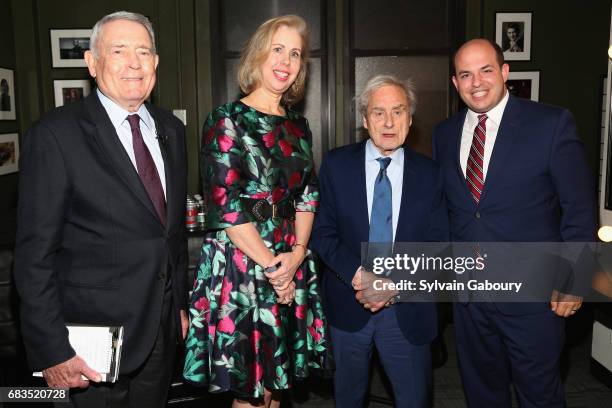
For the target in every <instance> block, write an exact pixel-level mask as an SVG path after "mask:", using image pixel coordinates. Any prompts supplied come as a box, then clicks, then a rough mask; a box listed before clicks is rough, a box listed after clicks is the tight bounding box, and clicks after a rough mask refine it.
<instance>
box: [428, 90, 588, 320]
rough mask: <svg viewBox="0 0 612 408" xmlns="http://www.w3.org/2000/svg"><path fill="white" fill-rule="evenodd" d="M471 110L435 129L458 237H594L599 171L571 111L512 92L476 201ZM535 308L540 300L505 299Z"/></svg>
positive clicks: (516, 308)
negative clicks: (468, 133)
mask: <svg viewBox="0 0 612 408" xmlns="http://www.w3.org/2000/svg"><path fill="white" fill-rule="evenodd" d="M466 113H467V110H463V111H462V112H460V113H458V114H457V115H455V116H453V117H451V118H450V119H448V120H446V121H445V122H442V123H441V124H439V125H438V126H437V127H436V128H435V129H434V134H433V150H434V159H435V160H436V161H438V162H439V163H440V166H441V169H442V172H443V173H444V191H445V195H446V200H447V206H448V211H449V214H450V233H451V240H452V241H465V242H558V241H577V242H591V241H593V240H594V239H595V229H596V222H597V215H596V214H597V213H596V206H595V193H594V190H593V187H592V176H591V173H590V171H589V169H588V166H587V162H586V159H585V155H584V148H583V145H582V141H581V140H580V138H579V137H578V135H577V133H576V125H575V123H574V119H573V118H572V115H571V114H570V113H569V111H567V110H565V109H561V108H558V107H554V106H548V105H544V104H541V103H535V102H532V101H529V100H525V99H519V98H515V97H513V96H510V97H509V99H508V103H507V105H506V108H505V111H504V114H503V117H502V121H501V124H500V128H499V130H498V134H497V139H496V141H495V145H494V148H493V154H492V156H491V161H490V163H489V167H488V171H487V176H486V180H485V186H484V189H483V192H482V195H481V198H480V203H479V204H478V205H476V203H475V202H474V200H473V199H472V197H471V195H470V192H469V190H468V188H467V184H466V181H465V176H464V175H463V171H462V169H461V166H460V164H459V149H460V145H461V133H462V129H463V123H464V120H465V116H466ZM499 307H500V308H501V309H502V310H503V311H505V312H508V313H513V314H515V313H516V314H522V313H530V312H534V311H537V310H543V308H547V307H548V305H547V304H540V305H539V307H536V308H534V305H533V304H526V305H525V304H524V305H521V304H499Z"/></svg>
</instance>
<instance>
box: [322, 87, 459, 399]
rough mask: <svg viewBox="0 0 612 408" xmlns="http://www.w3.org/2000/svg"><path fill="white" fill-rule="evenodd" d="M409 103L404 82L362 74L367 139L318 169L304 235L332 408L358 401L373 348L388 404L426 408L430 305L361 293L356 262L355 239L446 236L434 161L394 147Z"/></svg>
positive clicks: (405, 125) (400, 140) (362, 277)
mask: <svg viewBox="0 0 612 408" xmlns="http://www.w3.org/2000/svg"><path fill="white" fill-rule="evenodd" d="M415 103H416V101H415V92H414V89H413V87H412V85H411V84H409V85H408V86H406V85H405V84H403V83H402V82H400V81H398V80H397V79H396V78H394V77H391V76H386V75H379V76H375V77H374V78H372V79H370V81H368V83H367V84H366V86H365V88H364V90H363V92H362V94H361V96H360V98H359V105H360V113H361V115H362V118H363V125H364V127H365V128H366V129H367V130H368V133H369V135H370V138H369V139H367V140H364V141H362V142H359V143H356V144H352V145H349V146H344V147H340V148H338V149H334V150H332V151H330V152H329V154H328V155H327V156H326V158H325V160H324V161H323V163H322V165H321V169H320V172H319V184H320V192H321V201H320V206H319V212H318V214H317V217H316V218H315V223H314V229H313V233H312V239H311V241H310V242H311V246H312V247H313V249H315V251H316V252H318V254H319V256H320V257H321V259H322V261H323V263H324V264H325V265H324V272H325V273H324V274H323V292H324V296H325V301H326V302H325V307H326V314H327V316H328V318H329V323H330V326H331V334H332V342H333V347H334V358H335V361H336V373H335V377H334V383H335V384H334V385H335V397H336V406H337V407H351V408H354V407H360V406H362V405H363V399H364V395H365V392H366V390H367V385H368V374H369V364H370V358H371V355H372V346H374V345H375V346H376V348H377V349H378V353H379V355H380V359H381V362H382V365H383V367H384V369H385V371H386V373H387V375H388V376H389V378H390V380H391V384H392V386H393V393H394V396H395V405H396V406H397V407H415V408H416V407H418V408H421V407H425V406H427V405H428V401H429V393H430V389H431V354H430V343H431V341H432V340H433V339H434V338H435V337H436V332H437V322H436V309H435V305H433V304H431V303H397V304H392V303H393V299H392V298H391V296H394V293H392V292H388V293H387V292H382V291H381V293H380V296H378V297H375V298H367V297H364V296H363V294H364V293H365V292H364V291H365V289H366V288H371V286H368V285H367V284H366V281H368V282H370V284H371V282H372V272H371V271H367V270H366V269H364V267H363V266H361V265H363V264H364V263H367V262H364V263H362V259H361V243H364V242H370V243H373V242H377V243H387V244H388V245H391V244H392V242H394V241H395V242H423V241H432V240H439V241H446V240H447V239H448V238H447V231H448V216H447V214H446V208H445V207H444V201H443V197H442V188H441V178H440V177H439V174H440V173H439V169H438V166H437V165H436V164H435V163H434V162H433V161H432V160H431V159H429V158H427V157H424V156H422V155H420V154H418V153H416V152H414V151H413V150H412V149H410V148H409V147H407V146H405V145H404V141H405V140H406V137H407V136H408V131H409V130H410V125H411V124H412V115H413V113H414V107H415ZM366 266H367V265H366ZM355 290H357V295H356V291H355ZM381 296H382V297H381ZM356 297H357V298H358V299H359V301H357V299H356ZM360 302H361V303H362V304H363V305H362V304H360ZM385 305H387V306H388V307H385Z"/></svg>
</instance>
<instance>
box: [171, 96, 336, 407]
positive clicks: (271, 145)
mask: <svg viewBox="0 0 612 408" xmlns="http://www.w3.org/2000/svg"><path fill="white" fill-rule="evenodd" d="M286 112H287V113H286V116H275V115H269V114H264V113H262V112H259V111H257V110H255V109H254V108H251V107H249V106H248V105H245V104H244V103H242V102H240V101H238V102H233V103H228V104H226V105H223V106H220V107H219V108H217V109H216V110H215V111H214V112H212V113H211V114H210V115H209V116H208V118H207V121H206V124H205V126H204V134H203V142H202V156H201V157H202V162H201V169H202V184H203V193H204V198H205V203H206V206H207V212H206V216H207V218H206V224H207V228H208V232H207V234H206V236H205V238H204V243H203V245H202V252H201V255H200V260H199V264H198V269H197V271H196V272H197V275H196V278H195V281H194V284H193V292H192V295H191V300H190V305H189V313H190V317H191V326H190V328H189V331H188V334H187V339H186V357H185V367H184V372H183V375H184V377H185V379H186V380H187V381H188V382H190V383H192V384H195V385H200V386H208V390H209V391H211V392H222V391H233V392H234V393H236V394H237V395H238V396H239V397H243V398H261V397H263V395H264V387H265V388H267V389H270V390H282V389H287V388H289V387H290V386H291V381H292V379H293V378H294V377H297V378H305V377H307V376H308V375H309V373H310V372H311V371H312V370H313V369H322V370H323V371H324V372H328V370H330V369H331V368H332V364H333V363H332V358H331V348H330V340H329V332H328V327H327V323H326V319H325V316H324V313H323V307H322V304H321V294H320V286H319V281H318V278H317V274H316V262H315V260H314V259H313V256H312V255H311V254H310V253H309V254H308V256H307V257H306V260H305V261H304V263H303V264H302V265H301V266H300V267H299V268H298V270H297V272H296V274H295V278H294V281H295V283H296V293H295V300H294V303H293V305H291V306H287V305H280V304H278V303H276V294H275V292H274V288H273V287H272V285H271V284H270V283H269V282H268V279H267V278H266V276H265V275H264V273H263V270H262V268H261V267H260V266H259V265H257V264H256V263H255V262H254V261H253V260H251V259H250V258H248V257H247V256H246V255H245V254H244V253H242V251H240V249H238V248H237V247H236V246H234V245H233V243H232V242H231V241H230V240H229V238H228V237H227V234H226V233H225V231H224V228H227V227H230V226H233V225H238V224H242V223H246V222H253V223H254V225H255V227H256V228H257V230H258V231H259V234H260V236H261V238H262V239H263V241H264V243H265V244H266V246H267V247H268V248H269V249H270V250H271V251H272V253H274V254H278V253H281V252H288V251H291V246H292V245H293V244H294V243H295V222H294V221H292V220H288V219H269V220H267V221H265V222H257V221H256V220H255V219H254V218H253V217H252V216H251V214H250V213H249V212H247V211H245V208H244V205H243V201H242V199H243V198H251V199H266V200H268V202H270V203H278V202H280V201H282V200H285V199H292V200H295V203H296V211H311V212H314V211H316V208H317V205H318V199H319V193H318V189H317V180H316V176H315V172H314V163H313V159H312V149H311V133H310V129H309V128H308V123H307V121H306V119H305V118H303V117H302V116H300V115H299V114H297V113H296V112H293V111H291V110H289V109H287V110H286Z"/></svg>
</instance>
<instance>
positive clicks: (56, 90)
mask: <svg viewBox="0 0 612 408" xmlns="http://www.w3.org/2000/svg"><path fill="white" fill-rule="evenodd" d="M90 93H91V82H90V81H89V79H56V80H54V81H53V94H54V95H55V107H56V108H57V107H59V106H64V105H66V104H68V103H72V102H76V101H80V100H81V99H83V98H85V97H86V96H87V95H89V94H90Z"/></svg>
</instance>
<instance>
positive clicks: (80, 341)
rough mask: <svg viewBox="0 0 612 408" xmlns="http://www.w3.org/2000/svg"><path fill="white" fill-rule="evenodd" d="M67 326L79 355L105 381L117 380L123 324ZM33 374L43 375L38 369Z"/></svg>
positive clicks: (72, 344) (71, 340) (72, 343)
mask: <svg viewBox="0 0 612 408" xmlns="http://www.w3.org/2000/svg"><path fill="white" fill-rule="evenodd" d="M66 327H67V328H68V339H69V340H70V345H71V346H72V348H73V349H74V351H75V352H76V353H77V355H79V356H80V357H81V358H82V359H83V360H85V362H86V363H87V365H89V366H90V367H91V368H93V369H94V370H96V371H97V372H99V373H100V375H101V376H102V381H103V382H111V383H114V382H115V381H117V378H118V377H119V363H120V361H121V347H122V345H123V326H87V325H79V324H69V325H67V326H66ZM33 375H34V376H36V377H41V376H42V373H41V372H40V371H38V372H35V373H34V374H33Z"/></svg>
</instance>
